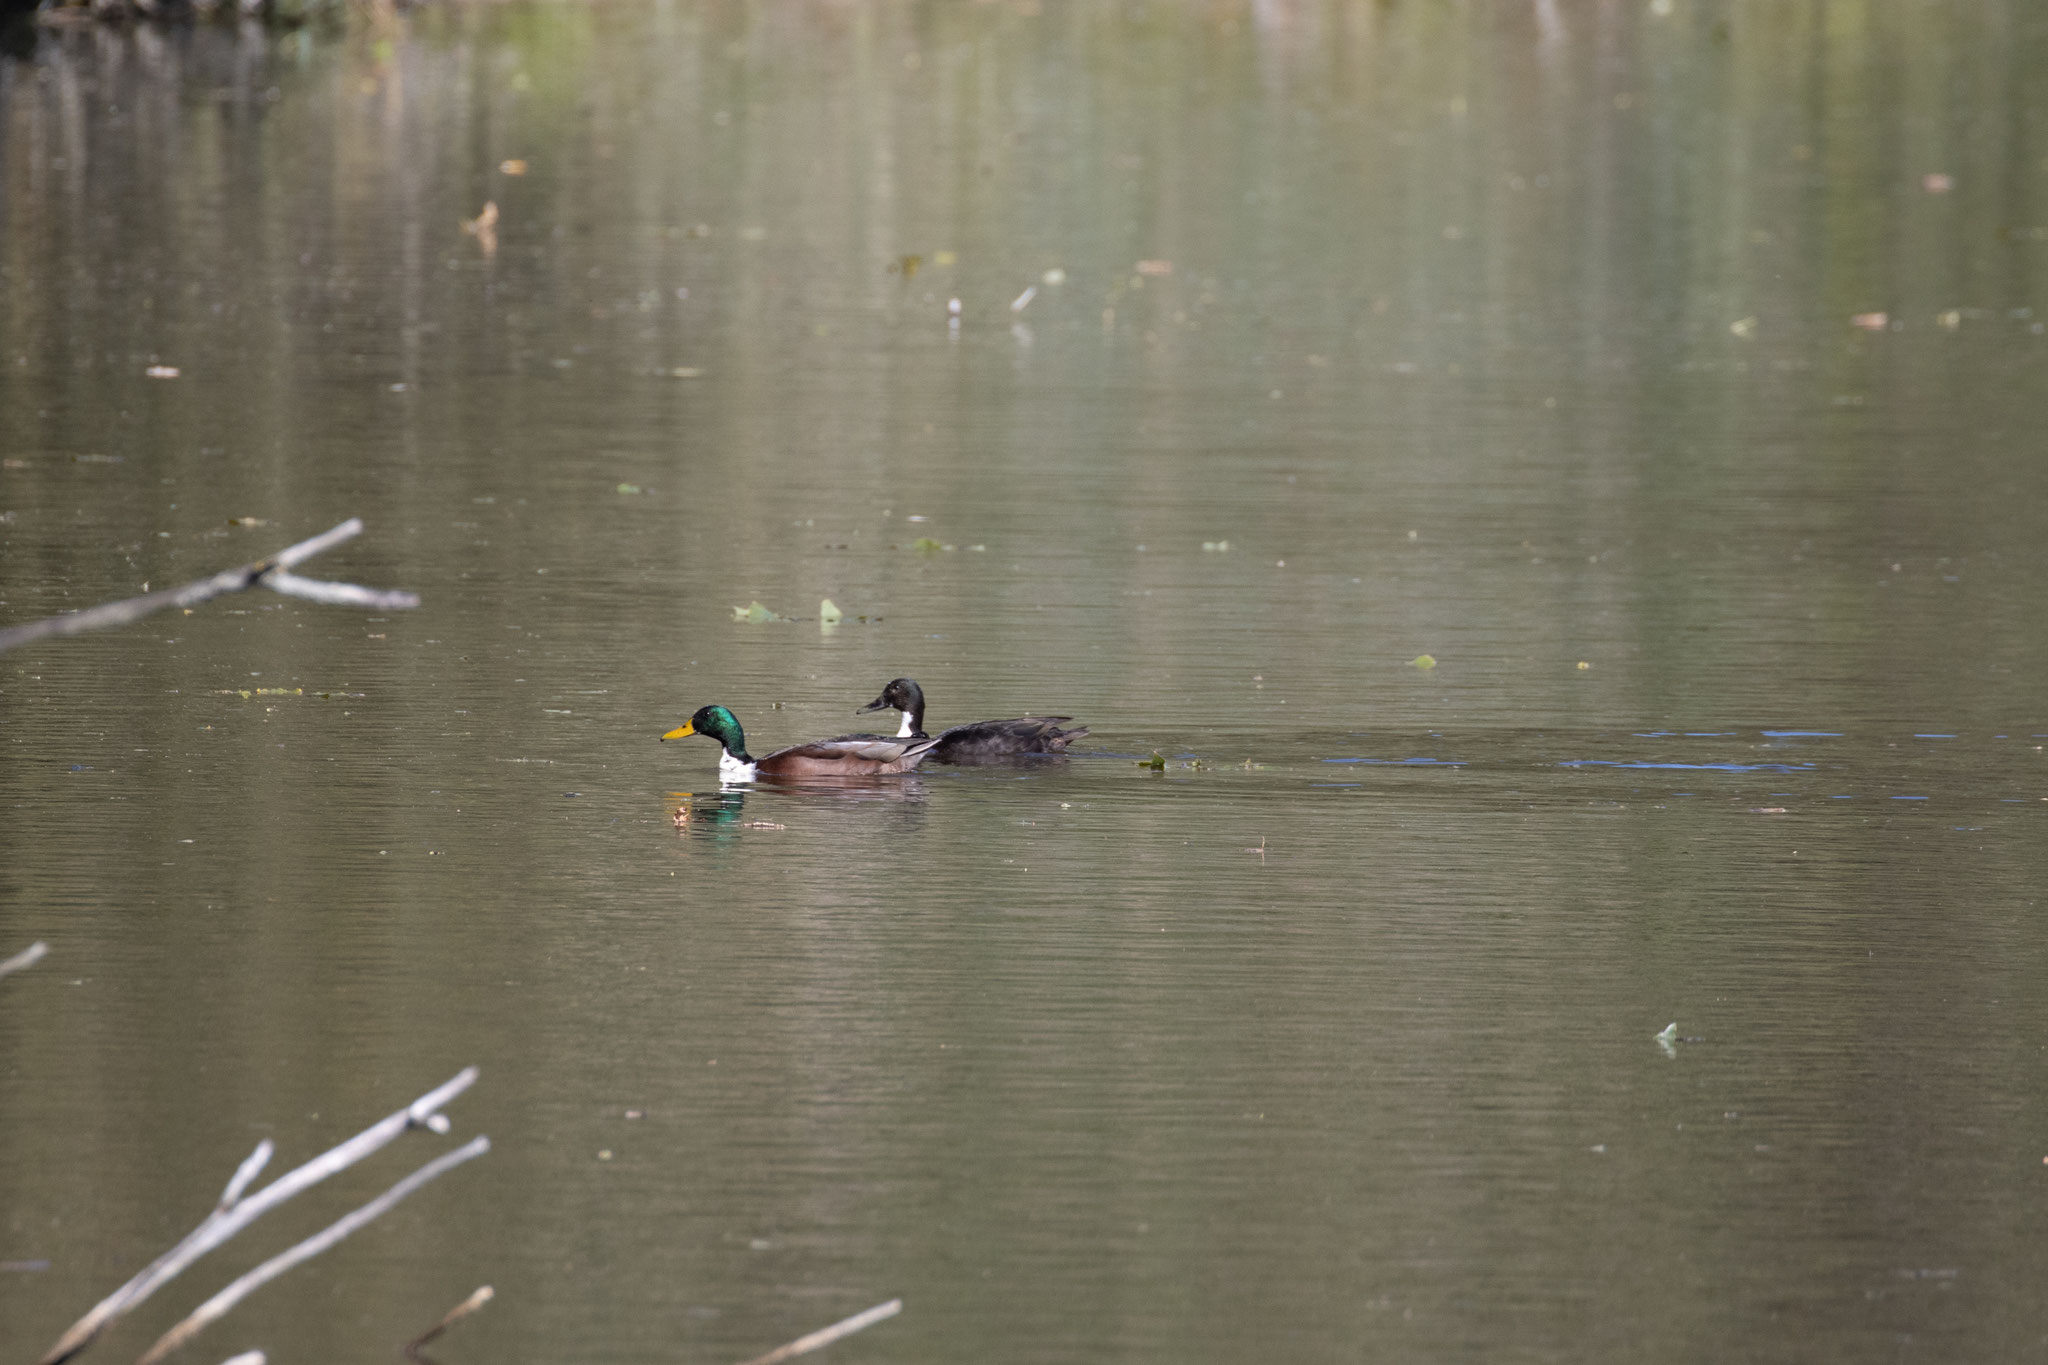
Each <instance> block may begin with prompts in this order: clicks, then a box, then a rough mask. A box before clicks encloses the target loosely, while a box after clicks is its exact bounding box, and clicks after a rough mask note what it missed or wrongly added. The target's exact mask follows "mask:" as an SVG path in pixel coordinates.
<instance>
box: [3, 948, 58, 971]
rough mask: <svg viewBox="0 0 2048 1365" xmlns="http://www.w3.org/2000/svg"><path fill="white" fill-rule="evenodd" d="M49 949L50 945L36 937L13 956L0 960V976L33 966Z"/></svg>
mask: <svg viewBox="0 0 2048 1365" xmlns="http://www.w3.org/2000/svg"><path fill="white" fill-rule="evenodd" d="M49 951H50V945H49V944H47V943H44V942H43V941H41V940H40V939H38V940H37V941H36V942H34V943H31V944H29V945H28V947H26V948H23V949H22V950H21V951H20V952H18V953H16V954H15V955H14V956H13V957H10V958H8V959H7V960H6V961H5V962H0V976H6V975H7V974H8V973H9V972H18V971H20V970H21V969H22V968H23V967H33V966H35V965H36V964H37V963H38V962H41V961H42V960H43V955H44V954H45V953H47V952H49Z"/></svg>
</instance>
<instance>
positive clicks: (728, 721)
mask: <svg viewBox="0 0 2048 1365" xmlns="http://www.w3.org/2000/svg"><path fill="white" fill-rule="evenodd" d="M685 735H709V736H711V738H713V739H715V740H717V741H718V743H719V745H720V747H722V748H723V749H724V750H725V751H726V752H727V753H729V754H733V755H735V756H739V755H743V754H745V753H746V752H747V734H746V731H744V730H742V729H740V723H739V720H738V718H737V717H735V716H734V715H733V713H732V712H730V711H728V710H726V709H725V708H724V707H723V706H700V707H698V708H697V714H696V715H694V716H691V717H690V718H689V719H688V720H686V721H684V722H683V723H682V724H681V725H678V726H677V727H676V728H675V729H673V730H671V731H669V732H668V733H667V734H665V735H663V736H662V738H663V739H681V738H682V737H683V736H685Z"/></svg>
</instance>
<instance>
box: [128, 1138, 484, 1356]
mask: <svg viewBox="0 0 2048 1365" xmlns="http://www.w3.org/2000/svg"><path fill="white" fill-rule="evenodd" d="M490 1150H491V1140H490V1139H489V1138H487V1137H477V1138H471V1139H470V1140H469V1141H468V1142H465V1143H464V1144H463V1145H462V1146H460V1147H457V1148H456V1149H455V1150H454V1151H452V1152H443V1153H442V1154H441V1155H440V1156H437V1157H435V1158H434V1159H433V1160H432V1161H429V1162H428V1163H427V1164H426V1165H424V1166H422V1167H420V1168H419V1169H418V1170H416V1171H414V1172H413V1173H412V1174H411V1175H409V1176H407V1177H406V1178H405V1179H403V1180H401V1181H399V1182H398V1183H397V1184H396V1185H393V1186H392V1187H391V1188H390V1189H388V1190H386V1191H384V1193H382V1194H380V1195H378V1196H377V1197H376V1198H375V1199H372V1200H371V1201H370V1202H369V1203H367V1204H365V1205H363V1206H362V1207H361V1208H359V1209H357V1210H356V1211H355V1212H353V1213H351V1214H347V1215H346V1216H344V1217H342V1218H339V1219H336V1220H335V1221H334V1222H333V1223H330V1224H328V1226H327V1227H326V1228H325V1229H323V1230H322V1231H320V1232H316V1233H314V1234H313V1235H312V1236H311V1237H308V1238H307V1239H306V1240H305V1241H303V1242H301V1243H299V1244H298V1245H297V1246H295V1247H293V1248H291V1250H289V1251H284V1252H280V1253H278V1254H277V1255H275V1256H273V1257H271V1258H270V1259H269V1260H267V1261H265V1262H264V1263H263V1264H262V1265H259V1266H257V1267H256V1268H255V1269H254V1270H252V1271H250V1272H249V1273H248V1274H246V1275H244V1276H242V1277H241V1278H240V1279H238V1280H236V1281H235V1282H234V1283H233V1284H231V1285H229V1286H228V1287H227V1288H226V1289H223V1290H221V1291H220V1293H218V1294H215V1295H214V1296H213V1297H212V1298H210V1299H208V1300H207V1301H206V1302H205V1303H202V1304H200V1305H199V1306H198V1307H197V1308H195V1309H193V1310H192V1312H191V1314H190V1316H188V1317H187V1318H186V1319H185V1320H184V1321H183V1322H181V1323H179V1324H178V1325H177V1326H175V1327H173V1328H172V1329H171V1330H170V1331H168V1332H166V1333H164V1334H163V1335H162V1336H161V1337H158V1338H157V1341H156V1344H155V1345H154V1346H152V1347H150V1348H149V1349H148V1350H147V1351H144V1352H143V1353H142V1354H141V1356H139V1357H138V1358H137V1359H136V1362H135V1365H157V1362H158V1361H160V1360H162V1359H163V1358H164V1357H165V1356H167V1355H169V1354H170V1353H171V1352H173V1351H175V1350H177V1349H178V1348H179V1347H180V1346H183V1345H184V1344H185V1343H186V1342H188V1341H190V1340H191V1339H192V1338H193V1337H195V1336H197V1335H199V1333H200V1332H201V1331H202V1330H204V1329H205V1328H206V1327H207V1325H208V1324H210V1323H212V1322H214V1321H216V1320H217V1319H219V1318H221V1317H223V1316H225V1315H226V1314H227V1313H228V1312H229V1311H230V1310H231V1309H233V1308H234V1306H235V1305H236V1304H238V1303H240V1302H241V1301H242V1300H243V1299H245V1298H247V1297H248V1296H249V1295H250V1294H252V1293H254V1292H255V1291H256V1290H258V1289H261V1288H262V1287H263V1286H264V1285H266V1284H269V1283H270V1282H271V1281H272V1280H274V1279H276V1278H277V1277H278V1276H280V1275H282V1274H284V1273H285V1272H286V1271H287V1270H290V1269H291V1268H292V1267H293V1266H295V1265H298V1264H299V1263H300V1262H302V1261H310V1260H311V1259H313V1258H314V1257H315V1256H318V1255H319V1254H320V1253H321V1252H323V1251H325V1250H327V1249H328V1248H329V1247H331V1246H333V1245H334V1244H335V1243H337V1242H339V1241H340V1240H341V1239H342V1238H344V1237H346V1236H348V1235H349V1234H350V1233H352V1232H354V1231H355V1230H356V1229H357V1228H360V1227H362V1226H363V1225H364V1224H365V1223H368V1222H370V1221H371V1220H372V1219H374V1218H378V1217H380V1216H382V1215H383V1214H385V1213H387V1212H389V1211H390V1209H391V1208H392V1206H393V1205H395V1204H397V1203H398V1201H399V1200H401V1199H403V1198H405V1197H406V1196H407V1195H409V1194H411V1193H412V1192H413V1191H414V1190H416V1189H418V1188H419V1187H420V1186H422V1185H424V1184H426V1183H427V1182H428V1181H429V1180H432V1179H434V1178H435V1177H436V1176H439V1175H442V1174H443V1173H445V1172H448V1171H452V1170H454V1169H455V1168H456V1167H457V1166H460V1165H461V1164H462V1163H463V1162H465V1161H474V1160H475V1159H476V1158H477V1157H480V1156H482V1155H483V1154H484V1153H485V1152H488V1151H490Z"/></svg>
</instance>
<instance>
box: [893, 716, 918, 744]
mask: <svg viewBox="0 0 2048 1365" xmlns="http://www.w3.org/2000/svg"><path fill="white" fill-rule="evenodd" d="M916 733H917V727H916V726H915V725H912V724H911V723H910V713H909V712H908V711H905V712H904V713H903V728H902V729H900V730H898V731H897V732H896V738H898V739H909V738H910V737H911V736H912V735H914V734H916Z"/></svg>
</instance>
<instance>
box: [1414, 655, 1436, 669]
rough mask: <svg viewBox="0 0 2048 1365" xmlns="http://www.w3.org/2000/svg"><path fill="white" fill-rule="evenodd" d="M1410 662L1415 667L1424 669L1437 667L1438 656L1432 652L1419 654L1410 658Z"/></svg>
mask: <svg viewBox="0 0 2048 1365" xmlns="http://www.w3.org/2000/svg"><path fill="white" fill-rule="evenodd" d="M1408 663H1409V665H1410V666H1411V667H1413V668H1420V669H1423V670H1424V671H1427V670H1429V669H1432V668H1435V667H1436V656H1434V655H1431V654H1418V655H1416V656H1415V657H1414V658H1412V659H1410V660H1409V661H1408Z"/></svg>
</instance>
